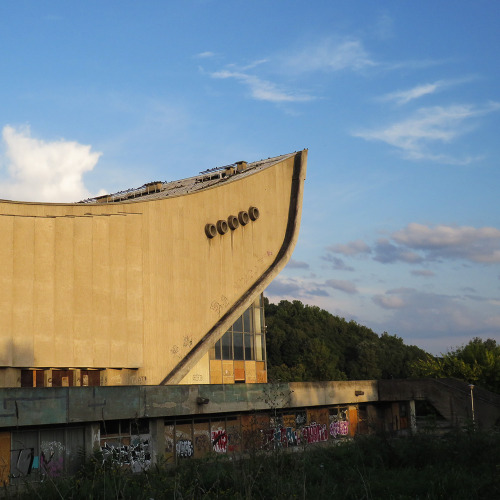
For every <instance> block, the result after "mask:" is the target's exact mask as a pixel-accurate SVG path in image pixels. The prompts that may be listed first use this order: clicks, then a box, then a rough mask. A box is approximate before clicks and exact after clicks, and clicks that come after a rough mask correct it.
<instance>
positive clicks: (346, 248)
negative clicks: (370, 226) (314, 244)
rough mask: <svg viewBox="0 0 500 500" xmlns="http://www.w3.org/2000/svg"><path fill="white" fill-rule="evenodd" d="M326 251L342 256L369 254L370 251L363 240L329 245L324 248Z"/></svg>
mask: <svg viewBox="0 0 500 500" xmlns="http://www.w3.org/2000/svg"><path fill="white" fill-rule="evenodd" d="M326 249H327V251H329V252H333V253H340V254H342V255H349V256H351V255H359V254H365V253H370V252H371V249H370V247H369V246H368V244H367V243H365V242H364V241H363V240H356V241H350V242H349V243H345V244H337V245H330V246H329V247H327V248H326Z"/></svg>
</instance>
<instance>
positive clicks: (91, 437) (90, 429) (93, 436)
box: [84, 422, 101, 457]
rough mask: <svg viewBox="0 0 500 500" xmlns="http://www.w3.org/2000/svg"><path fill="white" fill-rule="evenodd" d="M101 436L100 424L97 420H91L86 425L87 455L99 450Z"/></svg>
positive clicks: (85, 444) (85, 447)
mask: <svg viewBox="0 0 500 500" xmlns="http://www.w3.org/2000/svg"><path fill="white" fill-rule="evenodd" d="M100 437H101V431H100V426H99V424H98V423H96V422H90V423H88V424H86V425H85V443H84V450H85V456H86V457H90V456H91V455H92V454H93V453H94V452H96V451H98V450H99V439H100Z"/></svg>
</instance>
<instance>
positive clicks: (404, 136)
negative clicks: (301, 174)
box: [353, 102, 500, 164]
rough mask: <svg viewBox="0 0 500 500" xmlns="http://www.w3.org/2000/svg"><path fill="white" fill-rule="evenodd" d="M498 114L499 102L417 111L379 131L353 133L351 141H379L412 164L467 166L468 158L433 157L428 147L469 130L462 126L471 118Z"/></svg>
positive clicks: (450, 140)
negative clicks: (412, 162)
mask: <svg viewBox="0 0 500 500" xmlns="http://www.w3.org/2000/svg"><path fill="white" fill-rule="evenodd" d="M499 110H500V103H499V102H489V103H488V104H486V105H485V106H482V107H480V106H474V105H453V106H448V107H441V106H435V107H430V108H421V109H419V110H418V111H417V112H416V113H415V114H414V115H413V116H412V117H410V118H408V119H406V120H403V121H400V122H397V123H394V124H392V125H389V126H386V127H382V128H380V129H373V130H365V131H358V132H354V133H353V135H354V136H355V137H361V138H363V139H365V140H368V141H382V142H385V143H386V144H389V145H390V146H393V147H395V148H397V149H398V150H399V151H401V152H402V153H403V155H404V156H405V157H406V158H408V159H412V160H424V159H425V160H434V161H441V162H445V163H462V164H466V163H470V161H472V160H473V159H472V158H465V159H457V158H453V157H450V156H447V155H443V154H435V153H432V152H431V151H430V150H429V146H432V145H434V144H437V143H441V144H446V143H450V142H452V141H453V140H454V139H456V138H457V137H459V136H460V135H462V134H464V133H465V132H467V131H468V130H470V125H469V126H468V127H466V126H465V122H469V123H470V120H471V119H473V118H477V117H480V116H484V115H486V114H489V113H493V112H495V111H499Z"/></svg>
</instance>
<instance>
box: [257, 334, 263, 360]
mask: <svg viewBox="0 0 500 500" xmlns="http://www.w3.org/2000/svg"><path fill="white" fill-rule="evenodd" d="M255 359H256V360H257V361H264V349H263V346H262V335H255Z"/></svg>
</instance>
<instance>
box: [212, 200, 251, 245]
mask: <svg viewBox="0 0 500 500" xmlns="http://www.w3.org/2000/svg"><path fill="white" fill-rule="evenodd" d="M259 215H260V213H259V209H258V208H257V207H250V208H249V209H248V212H246V211H245V210H242V211H241V212H240V213H239V214H238V216H236V215H230V216H229V217H228V218H227V220H226V219H221V220H218V221H217V224H212V223H210V222H209V223H208V224H206V225H205V234H206V235H207V238H214V237H215V236H217V233H219V234H220V235H222V234H226V233H227V232H228V231H229V230H230V229H231V231H234V230H235V229H237V228H238V227H239V226H240V224H241V225H242V226H246V225H247V224H248V223H249V222H250V221H255V220H257V219H258V218H259Z"/></svg>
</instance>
